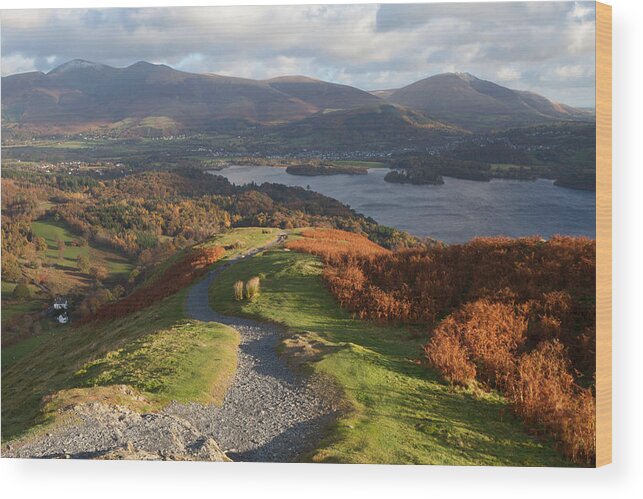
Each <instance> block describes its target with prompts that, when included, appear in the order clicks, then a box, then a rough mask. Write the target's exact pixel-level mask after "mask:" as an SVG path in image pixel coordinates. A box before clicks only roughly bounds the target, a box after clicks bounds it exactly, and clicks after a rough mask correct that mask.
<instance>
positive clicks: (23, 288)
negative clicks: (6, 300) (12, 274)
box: [12, 282, 31, 301]
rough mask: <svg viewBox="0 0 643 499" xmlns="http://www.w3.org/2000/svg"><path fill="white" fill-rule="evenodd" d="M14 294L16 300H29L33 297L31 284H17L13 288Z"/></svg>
mask: <svg viewBox="0 0 643 499" xmlns="http://www.w3.org/2000/svg"><path fill="white" fill-rule="evenodd" d="M12 296H13V298H14V299H15V300H19V301H26V300H28V299H29V298H31V291H30V290H29V286H27V285H26V284H25V283H24V282H21V283H18V284H16V287H15V288H13V294H12Z"/></svg>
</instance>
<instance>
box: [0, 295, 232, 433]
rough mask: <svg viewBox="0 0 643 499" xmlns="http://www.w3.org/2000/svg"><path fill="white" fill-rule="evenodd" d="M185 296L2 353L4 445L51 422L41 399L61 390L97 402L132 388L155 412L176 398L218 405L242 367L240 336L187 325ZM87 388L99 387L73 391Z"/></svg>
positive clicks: (225, 330) (51, 334)
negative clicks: (112, 392) (113, 391)
mask: <svg viewBox="0 0 643 499" xmlns="http://www.w3.org/2000/svg"><path fill="white" fill-rule="evenodd" d="M184 297H185V293H184V292H181V293H178V294H176V295H174V296H171V297H170V298H167V299H166V300H163V301H162V302H160V303H158V304H157V305H155V306H153V307H149V308H147V309H145V310H142V311H140V312H137V313H135V314H132V315H130V316H128V317H125V318H123V319H119V320H115V321H112V322H107V323H100V324H87V325H85V326H82V327H78V328H73V327H68V328H63V329H59V330H54V331H53V332H47V333H43V334H42V335H40V336H39V337H37V338H34V339H33V340H30V343H29V344H26V343H20V344H17V345H14V346H11V347H7V348H4V349H3V350H2V357H3V359H7V360H8V361H7V362H4V361H3V365H2V381H3V383H2V437H3V440H5V441H6V440H7V439H11V438H15V437H17V436H19V435H21V434H23V433H24V432H25V431H27V430H28V429H29V428H30V427H33V426H34V425H36V424H49V423H52V422H53V421H52V418H51V416H52V412H51V411H46V412H44V413H43V406H42V401H43V399H44V397H45V396H47V395H51V394H54V393H57V392H60V391H65V393H67V394H70V393H71V394H73V396H74V397H76V399H75V400H77V399H79V398H80V394H82V396H83V397H85V398H86V399H88V400H92V399H94V398H96V392H95V390H100V392H101V393H106V390H107V392H109V390H108V388H109V387H113V386H118V385H128V386H130V387H132V388H133V389H135V390H137V391H139V392H140V393H141V394H142V395H143V396H144V397H145V399H146V400H148V401H149V404H148V406H146V407H148V408H151V409H154V408H159V407H161V406H162V405H164V404H165V403H167V402H169V401H171V400H178V401H183V402H185V401H193V400H194V401H197V402H202V403H209V402H214V403H220V402H221V400H222V397H223V394H224V393H225V390H226V388H227V386H228V383H229V382H230V380H231V378H232V374H233V373H234V370H235V368H236V351H237V345H238V335H237V333H236V331H234V330H233V329H231V328H228V327H226V326H222V325H220V324H213V323H207V324H204V323H200V322H198V321H191V320H187V319H185V318H184V314H183V301H184ZM87 387H96V388H90V389H89V390H81V391H78V390H76V391H74V390H75V389H80V388H87ZM65 398H67V397H65ZM124 400H129V399H128V398H127V397H125V398H124ZM132 400H133V399H132Z"/></svg>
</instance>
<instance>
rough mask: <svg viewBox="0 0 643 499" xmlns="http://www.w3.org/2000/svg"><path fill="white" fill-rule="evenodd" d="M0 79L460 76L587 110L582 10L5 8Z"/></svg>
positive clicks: (536, 5)
mask: <svg viewBox="0 0 643 499" xmlns="http://www.w3.org/2000/svg"><path fill="white" fill-rule="evenodd" d="M0 16H1V17H0V21H1V23H2V40H1V41H2V74H3V75H6V74H11V73H15V72H23V71H30V70H41V71H47V70H49V69H52V68H53V67H55V66H56V65H59V64H61V63H63V62H65V61H67V60H69V59H73V58H82V59H87V60H92V61H97V62H102V63H105V64H111V65H115V66H125V65H129V64H131V63H133V62H136V61H139V60H147V61H150V62H157V63H165V64H169V65H171V66H174V67H177V68H179V69H183V70H186V71H195V72H213V73H220V74H227V75H236V76H244V77H250V78H270V77H273V76H277V75H282V74H306V75H309V76H313V77H317V78H322V79H326V80H331V81H337V82H340V83H346V84H350V85H355V86H358V87H360V88H365V89H378V88H395V87H399V86H403V85H405V84H408V83H411V82H412V81H415V80H418V79H420V78H424V77H427V76H430V75H432V74H436V73H440V72H444V71H468V72H471V73H473V74H476V75H477V76H479V77H481V78H486V79H490V80H492V81H496V82H498V83H500V84H503V85H506V86H510V87H512V88H518V89H525V90H532V91H535V92H539V93H542V94H544V95H546V96H547V97H550V98H552V99H555V100H559V101H561V102H566V103H569V104H572V105H582V106H592V105H593V104H594V36H595V35H594V31H595V10H594V3H593V2H508V3H468V4H458V3H432V4H409V5H400V4H388V5H375V4H370V5H299V6H298V5H295V6H281V7H279V6H272V7H266V6H264V7H180V8H172V7H165V8H143V9H73V10H70V9H47V10H45V9H41V10H7V11H2V12H1V13H0Z"/></svg>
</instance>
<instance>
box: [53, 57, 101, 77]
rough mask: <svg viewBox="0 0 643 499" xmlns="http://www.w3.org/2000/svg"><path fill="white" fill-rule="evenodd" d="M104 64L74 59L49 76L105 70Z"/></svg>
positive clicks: (55, 69)
mask: <svg viewBox="0 0 643 499" xmlns="http://www.w3.org/2000/svg"><path fill="white" fill-rule="evenodd" d="M106 67H107V66H105V65H104V64H99V63H97V62H91V61H86V60H84V59H72V60H71V61H68V62H65V63H64V64H61V65H60V66H57V67H55V68H54V69H52V70H51V71H49V73H47V74H48V75H56V74H62V73H67V72H68V71H75V70H78V69H89V68H92V69H103V68H106Z"/></svg>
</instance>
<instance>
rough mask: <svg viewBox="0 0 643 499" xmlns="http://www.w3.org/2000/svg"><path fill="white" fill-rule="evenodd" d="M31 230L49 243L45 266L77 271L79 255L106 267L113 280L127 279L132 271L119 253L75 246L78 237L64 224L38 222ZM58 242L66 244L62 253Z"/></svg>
mask: <svg viewBox="0 0 643 499" xmlns="http://www.w3.org/2000/svg"><path fill="white" fill-rule="evenodd" d="M31 230H32V232H33V234H34V236H40V237H44V238H45V241H46V242H47V250H46V251H45V255H44V260H45V261H44V262H43V263H45V264H51V265H56V267H57V268H59V269H61V270H66V271H76V270H77V264H76V259H77V258H78V256H79V255H85V256H87V257H89V258H90V260H91V263H92V264H93V265H104V266H105V267H106V268H107V270H108V272H109V274H110V276H111V277H113V278H119V277H127V275H128V274H129V273H130V272H131V270H132V265H131V263H130V262H129V261H128V260H127V259H126V258H124V257H123V256H121V255H118V254H117V253H114V252H112V251H107V250H104V249H101V248H97V247H96V246H93V245H85V246H75V245H74V243H75V242H76V241H77V240H78V239H79V238H78V236H75V235H74V234H73V233H72V232H70V231H69V229H68V228H67V227H66V226H65V225H64V224H63V223H62V222H56V221H54V220H38V221H36V222H33V224H31ZM58 241H64V243H65V248H64V250H63V251H62V252H61V251H60V250H59V249H58ZM61 257H62V258H61Z"/></svg>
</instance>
